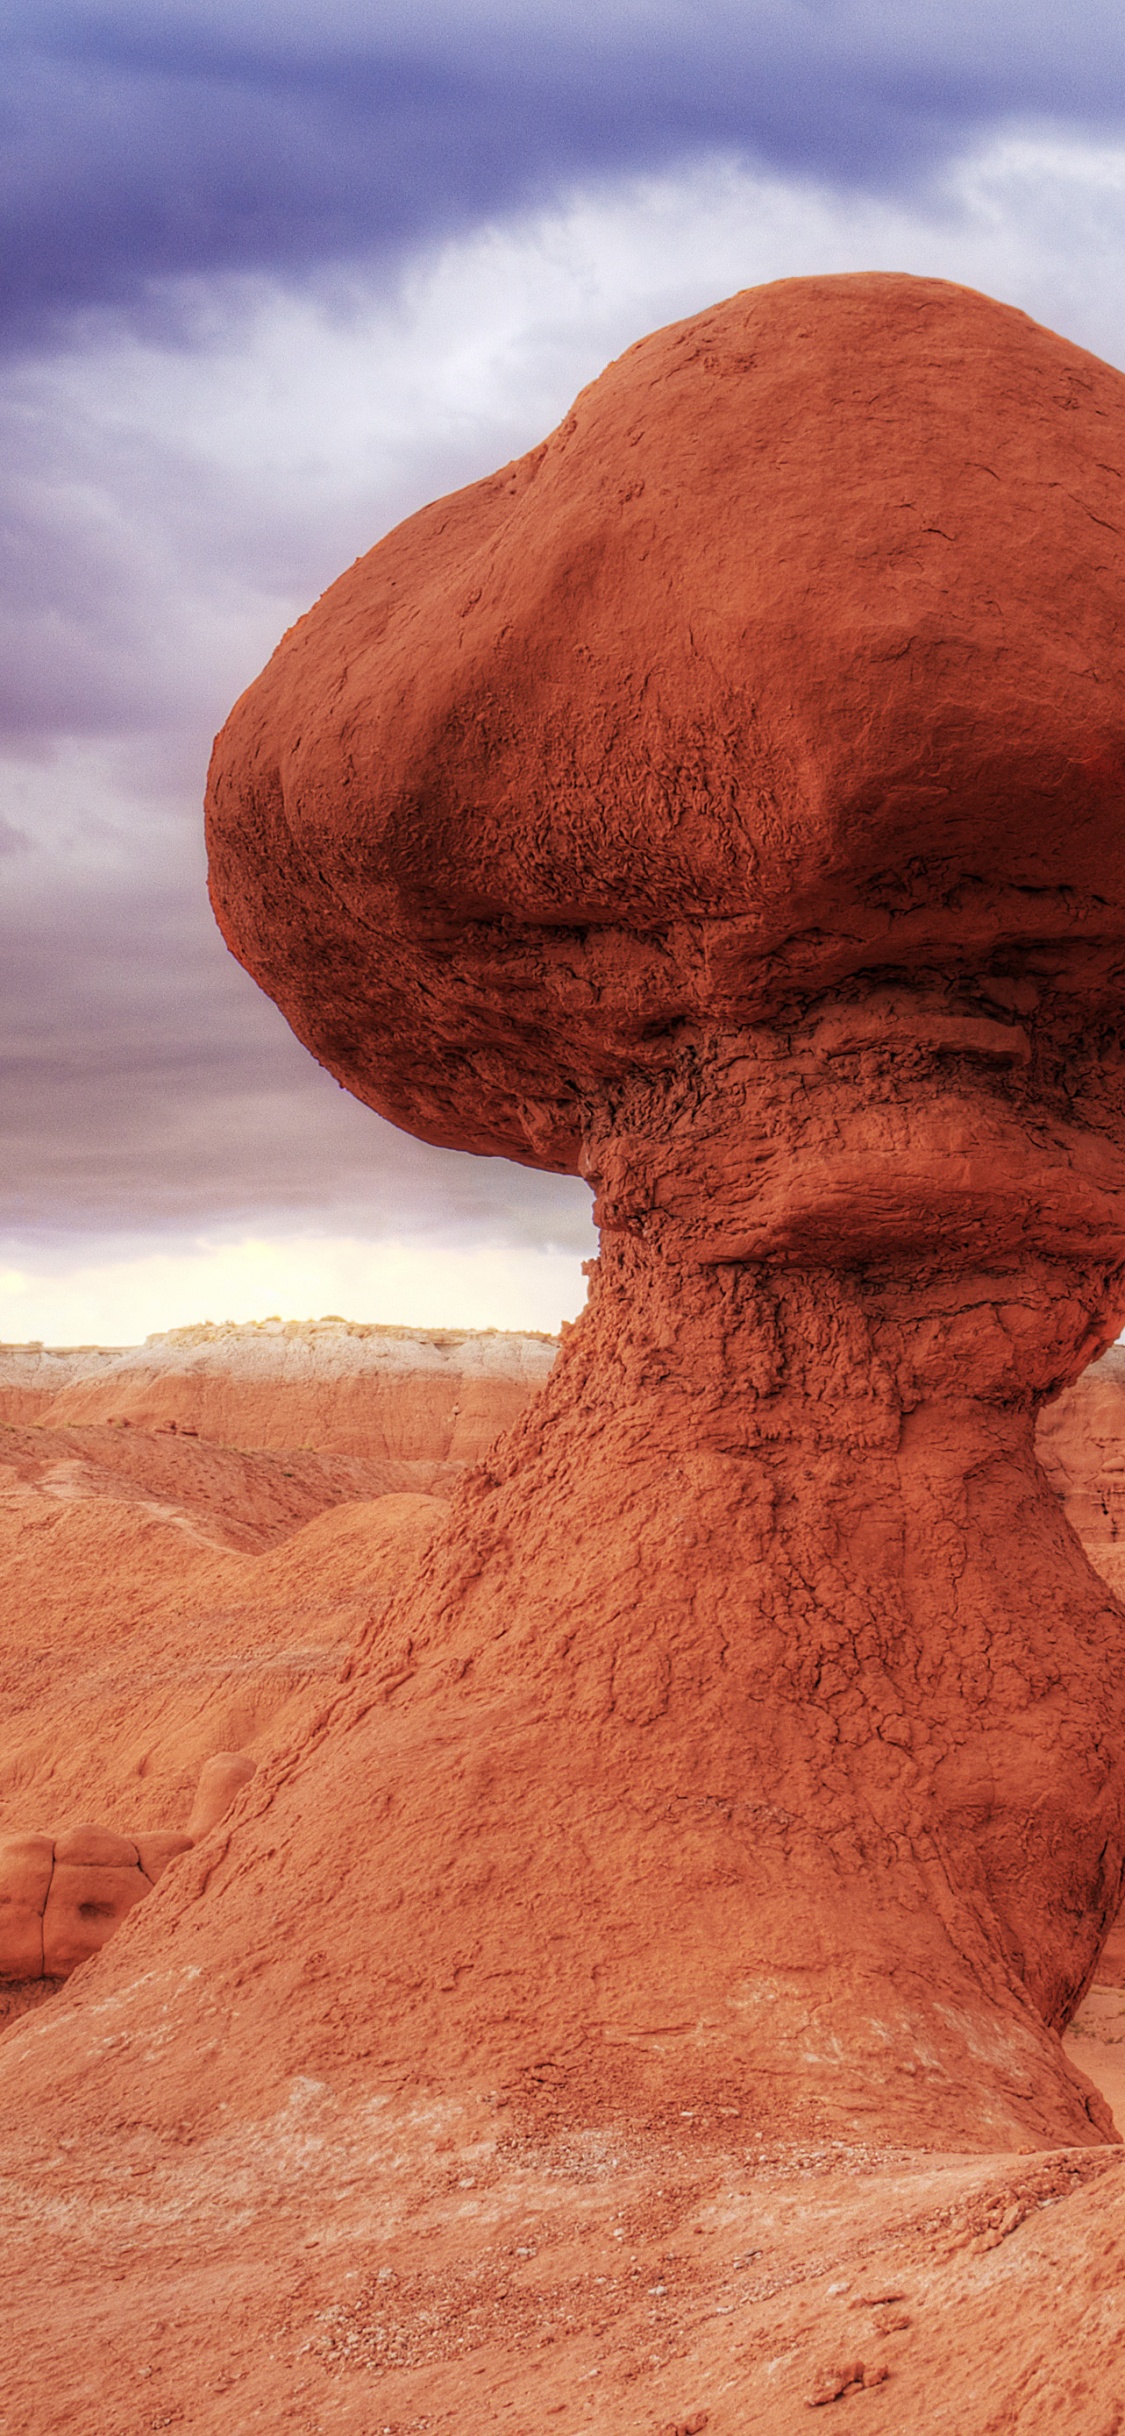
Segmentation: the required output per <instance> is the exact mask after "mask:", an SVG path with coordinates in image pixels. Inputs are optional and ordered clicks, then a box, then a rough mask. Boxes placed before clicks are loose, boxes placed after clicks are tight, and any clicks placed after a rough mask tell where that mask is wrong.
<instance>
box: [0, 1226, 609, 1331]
mask: <svg viewBox="0 0 1125 2436" xmlns="http://www.w3.org/2000/svg"><path fill="white" fill-rule="evenodd" d="M10 1251H11V1247H9V1257H8V1258H7V1259H6V1260H5V1261H4V1264H3V1265H0V1339H2V1340H3V1342H4V1343H5V1344H9V1345H12V1344H17V1345H23V1344H29V1343H30V1344H34V1343H36V1342H38V1343H41V1344H43V1345H137V1344H140V1343H142V1342H143V1340H144V1338H145V1337H147V1336H154V1335H158V1334H160V1335H163V1334H165V1333H166V1332H167V1330H168V1329H170V1328H189V1327H192V1326H195V1325H197V1324H199V1323H201V1322H205V1321H212V1322H215V1323H222V1322H225V1321H233V1322H235V1323H236V1324H237V1323H242V1324H245V1323H246V1322H248V1321H250V1320H262V1319H271V1318H273V1317H274V1316H277V1317H280V1318H281V1319H295V1320H304V1319H320V1318H322V1317H323V1316H324V1315H325V1314H326V1313H328V1312H339V1313H340V1315H341V1316H342V1317H343V1318H345V1319H349V1320H361V1321H368V1322H370V1321H375V1322H380V1323H382V1324H383V1325H384V1326H388V1327H401V1328H503V1329H517V1330H518V1329H532V1330H539V1331H543V1332H544V1333H546V1334H548V1335H551V1336H554V1335H557V1333H558V1329H559V1326H560V1323H561V1322H562V1321H563V1320H570V1319H574V1318H576V1316H577V1314H578V1312H579V1311H580V1310H581V1307H582V1304H583V1302H584V1300H585V1280H584V1278H583V1276H582V1264H581V1258H580V1256H579V1255H578V1254H575V1253H571V1252H563V1251H556V1250H554V1249H551V1248H548V1249H545V1250H542V1251H540V1250H537V1249H534V1248H529V1247H515V1246H512V1245H507V1244H506V1245H493V1244H483V1245H475V1246H470V1247H457V1248H452V1247H446V1246H443V1247H440V1248H439V1247H434V1246H432V1245H426V1244H425V1243H409V1242H386V1243H364V1242H362V1241H361V1240H360V1239H359V1238H358V1237H355V1236H298V1237H290V1238H277V1239H275V1240H273V1241H270V1240H267V1239H265V1238H262V1237H254V1236H249V1237H246V1238H244V1239H243V1240H241V1241H238V1242H231V1243H208V1242H207V1241H205V1240H200V1241H198V1242H196V1243H195V1244H191V1245H186V1246H185V1245H178V1246H177V1247H176V1248H174V1249H171V1250H163V1251H151V1250H141V1251H140V1252H137V1253H133V1254H132V1255H128V1254H126V1255H121V1254H119V1255H118V1256H117V1257H116V1258H112V1257H111V1258H109V1259H103V1260H101V1261H95V1262H90V1263H88V1264H87V1265H86V1266H84V1267H77V1268H70V1269H65V1268H62V1269H59V1270H58V1271H57V1272H56V1273H54V1274H52V1272H51V1270H50V1268H49V1267H47V1266H45V1265H44V1266H42V1267H39V1268H38V1269H37V1268H35V1267H33V1266H31V1265H30V1263H29V1262H28V1261H27V1260H26V1259H25V1260H23V1261H21V1262H20V1263H19V1265H16V1264H15V1263H13V1262H12V1261H11V1258H10Z"/></svg>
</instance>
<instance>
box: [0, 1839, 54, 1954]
mask: <svg viewBox="0 0 1125 2436" xmlns="http://www.w3.org/2000/svg"><path fill="white" fill-rule="evenodd" d="M54 1861H55V1851H54V1845H53V1844H52V1842H51V1839H50V1836H46V1835H21V1836H6V1837H5V1838H4V1840H3V1842H2V1843H0V1979H41V1978H42V1976H43V1912H44V1909H45V1906H46V1902H47V1895H48V1892H49V1890H50V1884H51V1871H52V1869H53V1868H54Z"/></svg>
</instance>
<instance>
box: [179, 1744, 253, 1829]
mask: <svg viewBox="0 0 1125 2436" xmlns="http://www.w3.org/2000/svg"><path fill="white" fill-rule="evenodd" d="M255 1765H256V1763H255V1761H254V1760H252V1759H249V1758H248V1757H247V1755H246V1753H245V1751H216V1753H215V1755H214V1758H213V1759H209V1760H208V1761H207V1763H206V1766H205V1767H204V1768H202V1769H201V1771H200V1777H199V1785H198V1789H197V1791H196V1796H195V1805H194V1808H193V1810H192V1814H191V1817H190V1818H189V1820H188V1825H187V1831H188V1835H189V1837H190V1838H191V1841H192V1842H193V1843H194V1844H198V1842H199V1840H200V1837H201V1836H205V1835H209V1834H210V1832H211V1829H212V1827H217V1826H218V1825H219V1822H220V1820H221V1819H225V1817H226V1815H227V1812H228V1810H229V1809H230V1806H231V1803H232V1802H233V1801H235V1800H236V1799H237V1796H238V1795H239V1794H240V1793H241V1791H242V1788H243V1786H244V1785H248V1784H249V1783H250V1779H251V1777H252V1776H253V1774H254V1769H255Z"/></svg>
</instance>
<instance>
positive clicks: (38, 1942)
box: [0, 1751, 255, 2018]
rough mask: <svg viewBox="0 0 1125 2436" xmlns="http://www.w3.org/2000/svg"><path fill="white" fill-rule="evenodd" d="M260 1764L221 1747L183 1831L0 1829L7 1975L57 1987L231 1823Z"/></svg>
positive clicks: (1, 1963) (1, 1926)
mask: <svg viewBox="0 0 1125 2436" xmlns="http://www.w3.org/2000/svg"><path fill="white" fill-rule="evenodd" d="M254 1769H255V1762H254V1761H253V1760H252V1759H250V1758H248V1757H247V1756H246V1754H245V1753H244V1752H241V1751H219V1752H216V1753H215V1755H214V1757H213V1758H211V1759H209V1760H208V1762H207V1764H206V1766H205V1767H204V1769H203V1770H202V1773H201V1775H200V1780H199V1786H198V1789H197V1793H196V1800H195V1807H194V1809H193V1811H192V1814H191V1817H190V1819H189V1821H188V1825H187V1829H186V1832H185V1833H183V1834H177V1833H176V1832H174V1831H167V1830H166V1831H164V1832H159V1831H158V1832H155V1833H152V1834H148V1835H143V1834H142V1835H137V1836H136V1837H132V1836H124V1835H117V1834H116V1833H115V1832H114V1830H113V1828H112V1827H99V1826H96V1825H95V1824H93V1823H92V1822H91V1821H89V1820H87V1821H84V1822H83V1824H82V1825H80V1826H77V1827H70V1828H68V1829H67V1830H66V1833H65V1834H63V1835H60V1836H54V1837H51V1836H47V1835H15V1836H0V1983H2V1982H5V1981H7V1982H11V1981H16V1982H21V1983H26V1982H29V1981H30V1982H34V1981H37V1980H50V1981H51V1982H53V1983H54V1984H55V1985H56V1986H57V1985H58V1983H59V1981H61V1980H64V1979H69V1977H70V1974H71V1972H72V1971H76V1970H77V1969H78V1965H79V1963H80V1962H88V1961H89V1960H90V1957H91V1955H93V1954H99V1953H100V1952H101V1949H102V1947H103V1946H104V1945H105V1944H106V1943H107V1942H108V1940H109V1938H110V1937H112V1935H113V1932H114V1930H115V1929H117V1928H120V1926H121V1922H122V1921H123V1920H125V1919H126V1918H127V1917H128V1915H129V1913H130V1912H131V1911H132V1909H133V1906H134V1904H136V1903H139V1902H140V1901H141V1900H142V1897H143V1896H145V1895H150V1894H151V1893H152V1890H153V1887H154V1886H155V1885H156V1883H157V1880H158V1879H160V1878H162V1877H163V1875H164V1872H165V1870H166V1869H167V1867H168V1864H169V1862H170V1861H174V1860H176V1859H177V1858H178V1856H179V1854H180V1853H183V1852H191V1851H192V1850H193V1848H194V1846H195V1845H196V1844H198V1843H200V1842H201V1841H202V1839H203V1837H204V1836H205V1835H209V1834H210V1832H211V1829H212V1828H213V1827H217V1826H219V1825H220V1824H221V1822H222V1820H223V1819H224V1818H225V1817H226V1815H227V1812H228V1811H229V1809H230V1807H231V1804H232V1803H233V1802H234V1800H235V1798H236V1796H237V1795H238V1794H239V1793H240V1792H241V1791H242V1788H243V1786H244V1785H247V1784H249V1782H250V1779H251V1778H252V1776H253V1774H254ZM0 2018H2V2017H0Z"/></svg>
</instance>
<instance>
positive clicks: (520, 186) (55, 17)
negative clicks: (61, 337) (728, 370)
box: [0, 0, 1125, 344]
mask: <svg viewBox="0 0 1125 2436" xmlns="http://www.w3.org/2000/svg"><path fill="white" fill-rule="evenodd" d="M1123 72H1125V22H1123V21H1122V18H1121V13H1120V10H1119V9H1118V8H1117V7H1116V6H1113V5H1111V4H1110V0H1087V5H1086V6H1085V7H1084V8H1083V9H1082V10H1081V11H1080V12H1077V13H1075V12H1072V13H1071V15H1070V17H1069V18H1068V20H1067V21H1066V22H1065V24H1064V23H1063V22H1062V21H1061V20H1060V18H1059V15H1058V12H1057V9H1055V8H1054V7H1052V6H1047V5H1039V6H1036V5H1029V4H1028V0H979V4H978V5H970V4H969V0H882V4H881V5H875V4H874V0H829V4H828V5H820V6H816V5H813V4H812V0H693V4H691V5H689V0H664V4H663V5H637V4H636V0H605V4H604V5H603V6H594V5H593V0H590V4H589V5H584V6H573V7H571V8H569V9H567V10H565V11H563V10H560V9H559V8H558V7H557V5H553V4H552V5H547V0H476V5H474V7H473V8H472V9H467V8H465V7H464V6H463V5H460V4H459V5H456V6H454V5H434V4H433V0H430V5H422V4H421V0H418V4H417V5H411V6H409V7H407V6H406V5H404V4H401V0H396V4H395V5H384V6H381V7H380V8H379V10H378V11H373V10H372V9H371V8H370V6H369V5H366V4H364V5H360V0H355V4H354V5H341V4H339V0H337V5H335V6H319V7H318V8H317V9H316V10H315V11H313V10H303V11H298V9H297V8H296V7H294V6H292V5H289V0H270V4H269V5H268V6H260V5H254V6H250V5H248V4H247V0H243V4H242V5H240V6H234V5H232V6H231V7H230V8H223V9H220V8H218V7H217V6H213V5H211V0H195V4H194V5H179V6H176V5H168V4H167V0H162V5H161V7H160V8H159V9H153V8H152V6H151V4H150V0H144V4H143V5H141V4H139V0H133V4H130V5H125V4H119V5H117V6H113V5H106V4H105V0H103V4H102V5H100V6H82V5H74V4H73V0H72V4H71V5H69V6H68V5H57V4H56V5H53V4H52V0H39V4H38V5H31V6H29V5H26V4H25V5H24V6H23V7H19V6H17V7H15V8H14V9H12V10H11V11H10V12H9V15H8V19H7V35H6V40H5V43H4V49H3V54H2V55H0V74H2V77H3V90H4V95H5V100H4V105H3V115H4V120H5V122H6V135H7V142H6V159H7V168H6V171H5V174H4V179H3V186H2V189H0V206H2V209H3V213H4V218H5V222H6V226H7V230H8V239H9V242H8V245H7V247H6V249H5V262H6V268H5V270H4V272H3V275H2V278H0V332H6V333H7V337H8V340H9V343H16V344H26V343H28V342H29V341H33V340H34V338H35V336H36V334H37V333H42V331H43V330H44V329H48V328H50V327H51V326H53V325H54V326H58V325H59V324H60V323H62V322H66V321H67V320H68V319H72V318H73V317H76V316H77V317H78V319H79V321H81V319H82V317H83V316H84V315H88V314H89V313H90V312H91V311H107V310H110V311H128V312H134V313H138V312H139V313H142V314H143V313H148V314H155V315H157V316H159V315H160V314H161V313H165V314H167V313H168V312H169V311H170V310H171V309H174V307H175V305H176V304H177V302H178V301H180V300H179V297H178V294H177V292H176V283H177V282H180V281H182V280H183V279H185V278H187V277H190V276H192V275H199V276H204V277H210V276H211V275H213V274H216V273H220V272H237V271H242V272H246V273H255V272H264V273H267V274H271V275H277V276H280V277H294V276H297V275H300V274H306V275H315V274H316V273H317V272H318V271H320V270H322V269H323V268H324V267H325V266H326V265H329V264H334V263H335V264H339V263H345V262H353V263H355V262H359V261H365V262H367V263H368V264H371V263H372V262H374V261H376V260H377V259H380V260H382V261H383V262H384V263H385V264H386V265H388V266H392V265H397V264H400V263H401V261H402V260H403V259H404V258H405V257H406V256H408V255H410V254H411V253H412V252H414V251H416V250H417V248H418V247H419V245H421V244H423V243H428V242H432V241H434V240H437V239H441V238H443V237H446V236H448V235H450V234H453V233H457V232H459V231H463V230H465V229H467V228H469V227H472V226H474V225H476V224H477V223H479V221H480V220H481V219H482V218H483V217H491V218H495V217H497V216H511V215H512V214H513V213H514V212H517V211H520V210H526V209H528V208H537V207H541V206H542V205H543V204H544V203H545V202H547V201H549V200H550V199H551V198H552V197H554V196H557V195H558V193H559V192H560V191H561V190H562V189H564V188H565V187H566V186H568V185H573V184H574V183H575V182H589V181H590V180H591V179H595V178H605V177H616V176H620V175H622V174H623V173H626V172H630V171H637V170H641V169H645V168H648V169H661V168H667V167H668V166H670V165H673V164H675V163H681V162H683V161H685V160H688V159H693V160H698V159H699V158H700V157H702V156H704V155H707V154H710V155H712V156H718V155H724V156H728V157H740V158H741V159H742V160H743V161H744V162H748V161H757V162H759V163H762V164H765V165H766V166H769V167H773V168H775V169H780V170H783V171H784V172H786V173H788V174H797V175H799V174H802V173H808V172H812V173H814V174H819V175H827V176H829V177H831V178H832V179H833V181H834V182H835V183H837V184H843V185H848V186H851V187H854V188H856V189H861V190H862V189H866V190H868V191H876V192H877V191H889V190H892V189H894V188H896V187H897V188H899V189H905V188H909V187H911V186H914V185H917V182H918V180H919V179H920V178H924V177H925V176H926V175H928V174H929V172H930V171H931V170H932V169H933V167H934V166H935V164H938V163H940V162H941V161H942V160H944V159H947V158H948V157H949V156H950V155H951V154H952V153H953V152H954V151H957V150H960V149H963V148H964V146H965V144H966V142H967V141H969V140H970V139H971V138H972V137H974V135H976V134H978V133H979V132H980V131H981V130H982V129H983V128H985V127H987V126H995V125H996V123H997V122H998V121H999V120H1002V119H1009V120H1010V119H1017V118H1021V117H1022V118H1024V119H1027V118H1030V117H1034V116H1036V115H1041V116H1043V117H1045V118H1046V117H1049V118H1051V119H1053V120H1055V121H1057V122H1062V121H1066V122H1068V123H1070V124H1071V125H1072V126H1076V127H1077V126H1086V127H1090V126H1094V127H1098V128H1104V127H1106V126H1107V125H1109V124H1111V123H1112V120H1113V116H1114V113H1115V112H1116V114H1117V115H1118V117H1119V116H1120V111H1121V100H1120V96H1121V94H1122V91H1123V89H1125V78H1123ZM1111 97H1116V98H1111ZM169 283H171V285H170V284H169Z"/></svg>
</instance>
